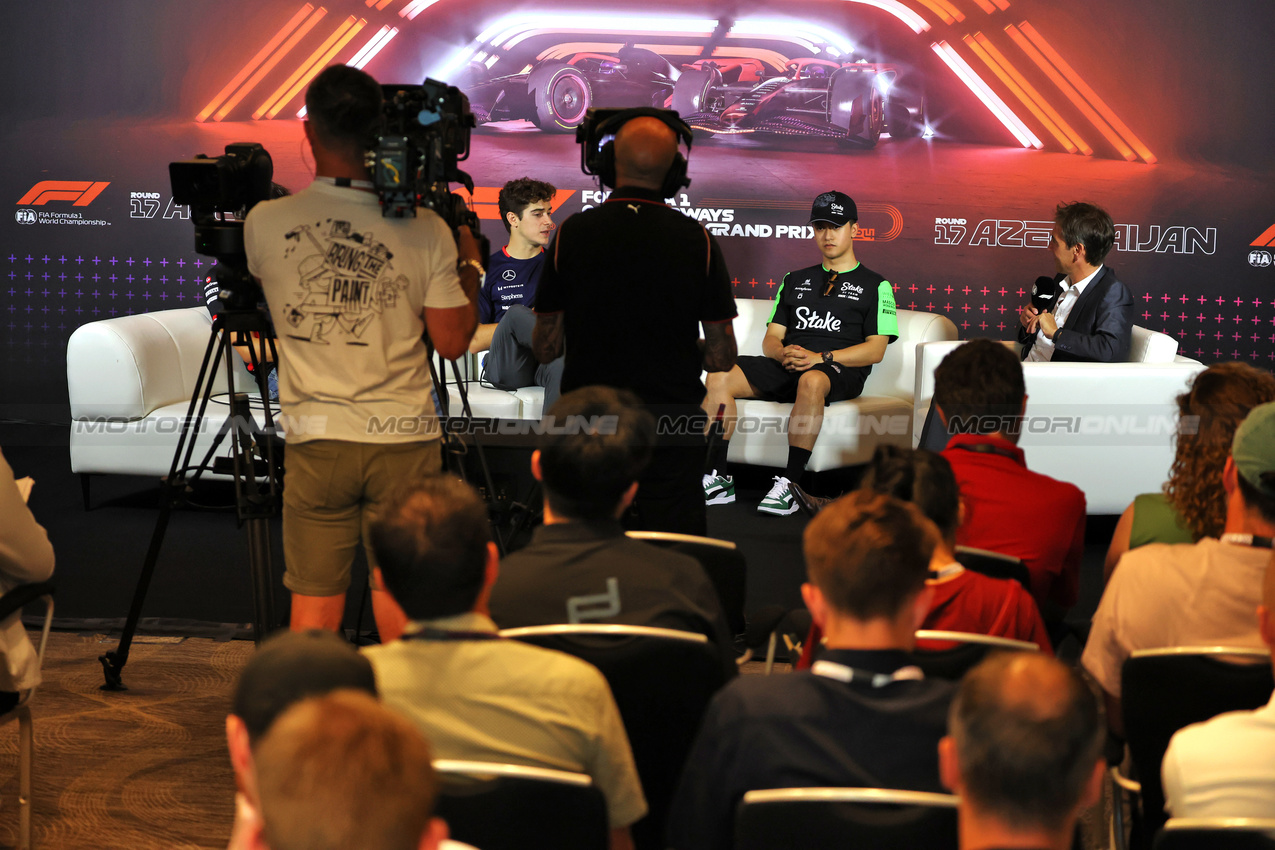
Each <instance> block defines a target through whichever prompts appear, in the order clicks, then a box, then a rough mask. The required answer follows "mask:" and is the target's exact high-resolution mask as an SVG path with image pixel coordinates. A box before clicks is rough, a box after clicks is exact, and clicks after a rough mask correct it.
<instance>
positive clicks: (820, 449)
mask: <svg viewBox="0 0 1275 850" xmlns="http://www.w3.org/2000/svg"><path fill="white" fill-rule="evenodd" d="M735 307H736V309H737V310H738V311H739V316H738V317H736V319H735V340H736V342H737V343H738V345H739V353H740V354H761V341H762V337H764V336H765V335H766V325H767V324H768V322H769V319H770V315H771V311H772V307H773V302H772V301H770V300H755V299H749V298H736V299H735ZM898 319H899V338H898V339H897V340H895V341H894V342H893V343H891V344H890V345H889V346H887V347H886V350H885V358H884V359H883V360H882V361H881V362H880V363H878V364H877V365H875V366H873V367H872V374H870V375H869V376H868V380H867V382H866V383H865V384H864V387H863V394H862V395H861V396H859V398H856V399H852V400H850V401H838V402H834V403H833V404H830V405H828V407H827V408H826V409H825V411H824V420H823V428H822V429H821V430H820V432H819V439H818V440H817V441H816V442H815V449H814V452H813V453H812V454H811V457H810V462H809V463H808V464H807V466H806V468H807V469H809V470H812V471H814V472H823V471H824V470H828V469H838V468H840V467H843V466H854V465H855V464H860V463H866V462H867V461H868V460H870V459H871V458H872V452H873V450H874V449H875V448H876V447H877V445H879V444H882V443H890V444H893V445H898V446H910V445H912V412H913V407H914V404H913V391H914V383H913V382H914V380H915V377H916V351H917V346H918V344H919V343H932V342H935V341H939V340H955V339H956V336H957V330H956V325H954V324H952V322H951V320H949V319H947V318H946V317H944V316H940V315H937V314H935V313H918V312H915V311H912V310H899V312H898ZM738 405H739V407H738V409H739V419H738V424H737V426H736V429H735V436H734V437H733V438H732V439H731V441H730V453H729V455H728V459H729V460H730V461H731V462H733V463H746V464H754V465H757V466H777V467H783V466H784V465H785V464H787V462H788V414H789V412H790V411H791V410H792V405H791V404H780V403H779V402H773V401H759V400H757V399H740V400H739V403H738Z"/></svg>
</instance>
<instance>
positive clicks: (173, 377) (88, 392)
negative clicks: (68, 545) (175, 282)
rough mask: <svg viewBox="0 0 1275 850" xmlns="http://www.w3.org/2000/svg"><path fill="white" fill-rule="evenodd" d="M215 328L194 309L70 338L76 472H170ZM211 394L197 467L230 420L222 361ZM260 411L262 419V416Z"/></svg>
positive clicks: (123, 320) (240, 377)
mask: <svg viewBox="0 0 1275 850" xmlns="http://www.w3.org/2000/svg"><path fill="white" fill-rule="evenodd" d="M211 327H212V319H211V318H210V317H209V315H208V311H207V310H206V309H204V308H203V307H188V308H185V309H179V310H162V311H159V312H155V313H140V314H136V315H132V316H119V317H116V318H113V319H104V320H102V321H98V322H89V323H88V324H85V325H81V326H80V327H79V328H77V329H76V330H75V332H74V333H72V334H71V338H70V340H68V341H67V347H66V380H67V389H68V390H69V393H70V401H71V440H70V445H71V471H72V472H77V473H81V474H86V475H87V474H89V473H98V472H104V473H116V474H125V475H155V476H162V475H167V474H168V471H169V468H170V465H171V463H172V459H173V453H174V451H175V450H176V448H177V440H178V438H179V436H180V432H181V426H182V422H183V420H184V419H185V417H186V412H187V408H188V406H189V405H190V399H191V396H192V395H194V392H195V382H196V381H197V379H198V377H199V366H200V364H201V362H202V361H203V357H204V351H205V349H206V348H207V345H208V339H209V336H210V332H211ZM232 360H233V361H234V369H233V372H234V381H235V386H236V387H237V388H238V389H239V390H240V391H243V392H249V393H252V394H254V395H255V394H256V384H255V382H254V381H253V380H252V377H251V376H250V375H249V374H248V371H247V370H246V369H245V368H244V366H243V363H242V362H241V361H240V360H239V358H238V357H233V358H232ZM213 391H214V394H215V395H214V398H213V401H212V403H210V404H209V406H208V409H207V413H206V419H205V420H204V422H203V423H202V424H201V427H200V431H199V434H198V436H197V437H196V442H195V453H194V455H193V456H192V463H197V462H198V461H199V460H201V459H202V458H203V456H204V453H205V452H207V450H208V447H209V446H210V445H212V442H213V440H214V438H215V437H216V435H217V431H218V429H219V428H220V427H221V425H222V423H223V422H224V421H225V419H226V417H227V415H228V414H229V406H228V405H227V402H226V398H227V393H228V383H227V378H226V374H225V367H224V363H223V365H222V368H221V369H220V370H219V371H218V375H217V380H216V382H215V384H214V387H213ZM254 406H255V407H260V402H259V401H257V402H256V403H255V405H254ZM254 413H255V415H256V418H257V420H258V422H261V421H263V416H262V415H261V411H259V410H254ZM222 442H223V445H222V447H221V449H220V452H219V453H220V454H221V455H223V456H226V457H229V456H230V452H229V445H228V443H229V439H227V440H223V441H222ZM86 501H87V490H86Z"/></svg>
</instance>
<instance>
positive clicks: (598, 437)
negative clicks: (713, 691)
mask: <svg viewBox="0 0 1275 850" xmlns="http://www.w3.org/2000/svg"><path fill="white" fill-rule="evenodd" d="M550 415H551V416H552V422H553V426H554V427H553V428H552V429H549V430H546V432H545V434H544V435H543V436H542V437H541V438H540V448H539V449H538V450H537V451H535V452H534V453H533V454H532V456H531V471H532V474H533V475H534V476H535V477H536V480H537V481H540V482H542V483H543V484H544V500H545V524H544V525H543V526H541V527H540V528H538V529H536V531H535V533H534V535H533V536H532V539H531V543H530V544H528V545H527V546H526V547H525V548H523V549H521V550H519V551H518V552H515V553H514V554H513V555H510V556H509V557H507V558H506V559H505V561H504V563H502V564H501V565H500V579H499V580H498V581H497V582H496V586H495V587H494V588H492V593H491V617H492V619H493V620H495V621H496V622H497V623H498V624H499V625H500V627H501V628H506V629H508V628H515V627H518V626H539V625H547V624H551V623H624V624H626V625H631V626H661V627H664V628H669V629H681V630H683V631H691V632H699V633H701V634H704V635H706V636H707V637H708V638H709V640H711V641H713V642H714V643H715V644H716V646H717V648H718V650H719V651H720V653H721V656H722V663H723V665H724V666H725V668H726V670H727V675H728V676H734V675H735V672H736V668H735V653H734V649H733V647H732V642H731V635H730V631H729V629H727V627H726V618H725V615H723V614H722V608H721V603H720V601H719V600H718V598H717V592H716V590H714V589H713V585H712V583H711V582H710V581H709V580H708V576H707V575H706V574H705V573H704V568H703V567H702V566H700V564H699V562H698V561H696V560H695V559H694V558H692V557H690V556H688V555H683V554H681V553H678V552H670V551H668V550H665V549H661V548H659V547H657V546H653V545H651V544H650V543H643V542H642V541H640V540H631V539H629V538H628V537H625V536H624V529H623V527H621V525H620V520H619V518H620V515H621V514H623V513H624V511H625V510H626V509H627V508H628V506H629V504H630V503H631V502H632V501H633V497H634V495H635V494H636V493H637V490H638V478H639V477H641V474H642V470H643V468H644V467H645V466H646V464H647V462H648V460H649V459H650V456H651V447H652V445H653V444H654V441H655V420H654V418H653V417H652V416H651V414H650V413H649V412H648V411H647V410H646V409H645V408H643V407H642V403H641V400H639V399H638V397H637V396H635V395H634V394H633V393H631V392H629V391H627V390H615V389H612V388H610V387H583V388H581V389H578V390H575V391H573V392H570V393H567V394H566V395H565V396H563V397H562V399H561V401H559V403H558V404H556V405H555V406H554V407H553V409H552V410H551V411H550Z"/></svg>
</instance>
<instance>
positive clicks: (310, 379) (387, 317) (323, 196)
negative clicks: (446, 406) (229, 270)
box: [244, 178, 467, 443]
mask: <svg viewBox="0 0 1275 850" xmlns="http://www.w3.org/2000/svg"><path fill="white" fill-rule="evenodd" d="M244 246H245V249H246V251H247V255H248V270H249V271H251V272H252V274H253V275H254V276H255V277H256V278H257V279H258V280H260V281H261V286H262V289H263V290H264V292H265V296H266V301H267V303H268V304H269V306H270V317H271V319H272V320H273V321H274V327H275V332H276V334H277V335H278V347H279V403H280V406H281V407H282V409H283V414H284V415H283V416H282V417H281V420H282V422H283V424H284V425H285V427H286V428H287V431H288V442H290V443H292V442H304V441H306V440H318V439H329V440H346V441H350V442H356V443H405V442H416V441H420V440H428V439H435V438H437V437H438V427H437V420H436V419H435V417H434V406H433V403H432V402H431V401H430V377H429V367H428V364H427V363H426V360H425V345H424V343H423V342H422V341H421V335H422V334H423V333H424V331H425V322H424V309H425V308H426V307H429V308H438V309H446V308H450V307H463V306H465V305H466V303H467V299H466V297H465V293H464V291H463V290H462V289H461V287H460V280H459V277H458V276H457V273H456V244H455V243H454V242H453V241H452V235H451V231H450V230H448V228H447V225H446V224H445V223H444V222H443V220H442V219H441V218H439V217H438V215H437V214H436V213H434V212H433V211H432V210H426V209H419V210H417V215H416V216H415V217H414V218H384V217H382V216H381V206H380V203H379V202H378V201H377V198H376V195H375V194H373V193H372V192H367V191H363V190H361V189H357V188H352V187H344V186H336V185H334V184H333V183H332V182H331V181H329V180H324V179H323V178H319V179H317V180H315V182H313V183H311V184H310V185H309V186H307V187H306V188H305V189H303V190H301V191H300V192H298V193H297V194H295V195H291V196H289V197H286V198H279V199H277V200H273V201H263V202H262V203H259V204H257V205H256V206H255V207H253V208H252V211H251V212H250V213H249V214H248V218H247V220H246V221H245V223H244Z"/></svg>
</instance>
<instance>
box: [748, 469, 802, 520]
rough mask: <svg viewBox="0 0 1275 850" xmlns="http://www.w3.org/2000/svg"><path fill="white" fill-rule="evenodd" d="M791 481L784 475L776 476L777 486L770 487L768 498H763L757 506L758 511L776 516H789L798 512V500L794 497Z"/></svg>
mask: <svg viewBox="0 0 1275 850" xmlns="http://www.w3.org/2000/svg"><path fill="white" fill-rule="evenodd" d="M791 483H792V482H790V481H789V480H788V479H787V478H784V477H783V476H782V475H776V476H775V486H773V487H771V488H770V492H769V493H767V494H766V498H764V499H762V500H761V504H760V505H758V506H757V512H758V513H762V514H774V515H775V516H788V514H795V513H796V512H797V500H796V499H794V498H793V495H792V487H790V486H789V485H790V484H791Z"/></svg>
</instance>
